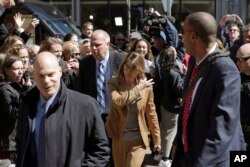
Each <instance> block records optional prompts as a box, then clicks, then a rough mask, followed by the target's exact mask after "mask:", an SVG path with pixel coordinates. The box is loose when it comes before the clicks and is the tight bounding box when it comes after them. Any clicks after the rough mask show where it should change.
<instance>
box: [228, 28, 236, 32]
mask: <svg viewBox="0 0 250 167" xmlns="http://www.w3.org/2000/svg"><path fill="white" fill-rule="evenodd" d="M229 31H230V32H236V31H238V30H237V29H229Z"/></svg>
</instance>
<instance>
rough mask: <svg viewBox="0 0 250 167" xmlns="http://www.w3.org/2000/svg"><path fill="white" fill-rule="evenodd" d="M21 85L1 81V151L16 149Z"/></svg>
mask: <svg viewBox="0 0 250 167" xmlns="http://www.w3.org/2000/svg"><path fill="white" fill-rule="evenodd" d="M20 90H21V86H20V85H19V84H18V83H10V82H8V81H3V82H0V151H15V150H16V148H15V145H16V142H15V135H16V122H17V115H18V109H19V96H20Z"/></svg>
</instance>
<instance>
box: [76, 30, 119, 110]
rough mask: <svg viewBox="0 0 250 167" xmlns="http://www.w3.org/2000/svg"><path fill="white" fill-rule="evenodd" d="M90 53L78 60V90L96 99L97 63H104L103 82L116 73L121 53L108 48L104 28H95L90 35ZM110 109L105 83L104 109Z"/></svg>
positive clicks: (108, 40) (108, 41)
mask: <svg viewBox="0 0 250 167" xmlns="http://www.w3.org/2000/svg"><path fill="white" fill-rule="evenodd" d="M90 41H91V52H92V55H91V56H88V57H86V58H84V59H82V60H81V61H80V65H79V83H78V90H79V91H80V92H82V93H85V94H88V95H90V96H92V97H94V98H95V99H97V68H98V67H97V65H98V63H99V62H102V63H103V64H104V71H105V83H107V81H108V80H109V79H111V78H112V76H114V75H116V73H117V71H118V69H119V66H120V63H121V61H122V57H123V55H121V54H120V53H119V52H117V51H115V50H112V49H111V48H110V36H109V35H108V33H107V32H105V31H104V30H100V29H99V30H95V31H94V32H93V33H92V36H91V39H90ZM109 109H110V97H109V91H108V87H107V84H105V111H104V112H103V113H102V114H103V115H107V113H108V112H109Z"/></svg>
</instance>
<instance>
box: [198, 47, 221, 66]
mask: <svg viewBox="0 0 250 167" xmlns="http://www.w3.org/2000/svg"><path fill="white" fill-rule="evenodd" d="M216 48H217V45H216V43H215V44H214V46H213V47H212V48H211V49H210V50H209V51H208V53H207V54H206V55H205V56H204V57H203V58H202V59H201V61H199V62H197V61H196V64H197V65H198V66H199V65H200V64H201V63H202V62H203V61H204V60H205V59H206V58H207V57H208V55H209V54H211V53H212V52H214V51H215V49H216Z"/></svg>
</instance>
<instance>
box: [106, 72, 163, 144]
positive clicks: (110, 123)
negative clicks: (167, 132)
mask: <svg viewBox="0 0 250 167" xmlns="http://www.w3.org/2000/svg"><path fill="white" fill-rule="evenodd" d="M108 86H109V90H110V92H111V100H112V102H111V110H110V113H109V116H108V117H107V121H106V123H105V127H106V131H107V134H108V136H109V137H110V138H114V139H116V140H120V139H121V138H122V136H123V133H124V129H125V126H126V122H127V119H128V112H129V111H128V109H129V107H128V104H129V103H131V102H132V101H133V100H136V101H137V108H138V111H139V114H138V123H139V129H140V133H141V136H142V139H143V142H144V144H145V146H149V141H148V126H149V130H150V133H151V135H152V137H153V143H154V144H155V145H160V144H161V139H160V129H159V123H158V118H157V114H156V111H155V105H154V100H153V99H154V98H153V89H152V87H148V88H145V89H143V90H142V91H139V89H138V88H137V87H134V88H132V89H128V88H127V86H126V84H125V81H124V79H123V78H122V77H115V78H112V79H111V80H109V81H108ZM147 125H148V126H147Z"/></svg>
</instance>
